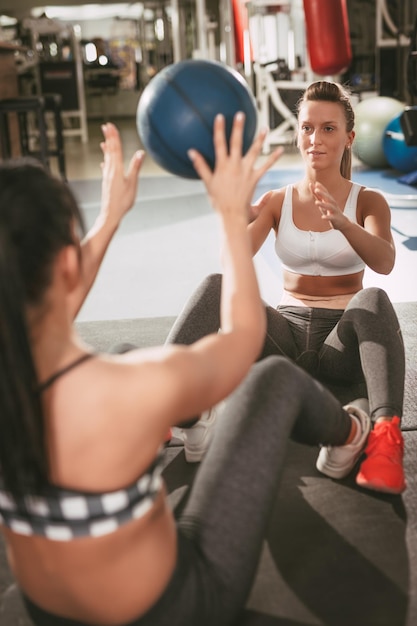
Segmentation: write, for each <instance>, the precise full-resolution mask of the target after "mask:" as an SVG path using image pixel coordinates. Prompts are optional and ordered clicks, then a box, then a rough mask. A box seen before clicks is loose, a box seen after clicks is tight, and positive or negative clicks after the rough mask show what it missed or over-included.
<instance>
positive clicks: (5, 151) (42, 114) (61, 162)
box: [0, 94, 66, 180]
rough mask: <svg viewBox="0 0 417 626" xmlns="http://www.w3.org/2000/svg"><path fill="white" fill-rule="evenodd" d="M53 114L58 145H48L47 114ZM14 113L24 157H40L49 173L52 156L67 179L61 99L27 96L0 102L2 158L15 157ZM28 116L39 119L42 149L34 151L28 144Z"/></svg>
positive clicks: (37, 123) (51, 95)
mask: <svg viewBox="0 0 417 626" xmlns="http://www.w3.org/2000/svg"><path fill="white" fill-rule="evenodd" d="M47 111H50V112H52V113H53V121H54V127H55V128H54V130H55V145H54V147H52V146H50V145H49V141H48V132H47V123H46V112H47ZM11 113H15V114H16V115H17V119H18V125H19V141H20V150H21V154H22V156H33V157H35V158H38V159H39V160H40V161H41V162H42V164H43V165H44V167H46V168H47V169H48V170H50V161H49V159H50V157H56V158H57V160H58V168H59V173H60V175H61V177H62V178H63V179H64V180H66V169H65V153H64V139H63V128H62V117H61V96H60V95H58V94H44V95H43V96H25V97H23V96H22V97H19V98H7V99H5V100H0V146H1V155H2V157H3V159H9V158H11V157H12V149H11V141H10V127H9V114H11ZM29 114H32V115H33V116H34V117H35V120H36V126H37V132H38V134H39V150H31V149H30V142H29V119H28V118H29Z"/></svg>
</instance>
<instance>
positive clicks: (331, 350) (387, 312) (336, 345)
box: [320, 288, 406, 494]
mask: <svg viewBox="0 0 417 626" xmlns="http://www.w3.org/2000/svg"><path fill="white" fill-rule="evenodd" d="M320 367H321V374H322V375H324V376H328V377H337V376H340V377H342V378H343V377H344V378H345V379H346V377H349V376H352V377H354V376H355V371H361V372H362V374H363V376H364V379H365V382H366V386H367V390H368V398H369V407H370V414H371V417H372V419H373V420H374V422H375V423H374V428H373V430H372V432H371V434H370V436H369V440H368V445H367V448H366V450H365V454H366V459H365V461H364V462H363V463H362V465H361V468H360V471H359V473H358V475H357V477H356V481H357V483H358V484H359V485H361V486H362V487H365V488H367V489H372V490H375V491H383V492H387V493H394V494H397V493H401V492H402V491H404V489H405V488H406V482H405V477H404V468H403V457H404V439H403V437H402V433H401V429H400V420H401V416H402V411H403V400H404V381H405V353H404V342H403V338H402V334H401V330H400V325H399V322H398V319H397V316H396V313H395V311H394V308H393V306H392V304H391V302H390V300H389V298H388V296H387V295H386V293H385V292H384V291H382V290H381V289H378V288H369V289H364V290H362V291H360V292H359V293H357V294H356V295H355V296H354V298H352V300H351V301H350V303H349V306H348V307H347V308H346V311H345V312H344V314H343V316H342V318H341V319H340V321H339V323H338V324H337V326H336V328H335V330H334V331H333V332H332V333H330V335H329V337H328V339H327V340H326V342H325V345H324V346H323V349H322V353H321V363H320Z"/></svg>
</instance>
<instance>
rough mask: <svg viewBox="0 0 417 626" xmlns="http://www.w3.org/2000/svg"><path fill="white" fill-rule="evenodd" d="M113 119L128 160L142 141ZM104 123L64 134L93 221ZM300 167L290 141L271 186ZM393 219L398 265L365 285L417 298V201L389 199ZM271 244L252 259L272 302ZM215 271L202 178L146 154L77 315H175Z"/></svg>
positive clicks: (77, 187)
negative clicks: (76, 134)
mask: <svg viewBox="0 0 417 626" xmlns="http://www.w3.org/2000/svg"><path fill="white" fill-rule="evenodd" d="M115 123H116V125H117V126H118V128H119V130H120V133H121V137H122V141H123V146H124V156H125V162H126V165H127V163H128V161H129V159H130V156H131V155H132V154H133V152H134V151H135V150H137V149H139V148H140V147H141V145H140V141H139V138H138V135H137V131H136V124H135V120H134V119H118V120H115ZM100 126H101V122H100V120H94V121H90V123H89V141H88V143H86V144H82V143H81V142H80V140H79V139H75V138H67V139H66V140H65V154H66V161H67V177H68V180H69V182H70V184H71V186H72V187H73V189H74V192H75V193H76V195H77V197H78V199H79V201H80V203H81V205H82V206H83V208H84V211H85V215H86V219H87V224H91V223H92V222H93V221H94V218H95V216H96V215H97V213H98V210H99V197H100V177H101V169H100V163H101V160H102V154H101V150H100V145H99V144H100V141H101V138H102V135H101V128H100ZM260 158H262V157H260ZM301 168H302V163H301V159H300V157H299V155H298V151H297V150H296V149H295V148H294V147H293V146H287V147H286V148H285V153H284V155H283V156H282V157H281V159H280V160H279V162H278V163H277V164H276V165H275V166H274V168H273V172H272V177H274V175H275V171H276V174H277V178H278V179H279V176H280V171H282V170H283V171H282V174H283V175H284V180H283V181H282V180H279V181H278V182H277V183H276V184H273V186H280V185H282V184H285V183H286V181H285V174H286V173H287V174H288V171H290V170H291V171H292V172H293V174H294V172H295V171H301ZM355 168H356V169H357V168H359V169H361V168H362V165H361V164H360V163H359V162H356V161H354V171H355ZM297 177H298V173H297V175H296V178H297ZM292 179H293V180H294V178H293V177H292ZM290 182H292V180H291V181H290ZM372 186H376V185H374V184H373V185H372ZM402 187H403V188H404V191H403V193H404V197H405V198H413V197H414V196H416V198H417V191H416V189H415V188H413V187H409V186H402ZM392 226H393V236H394V240H395V243H396V247H397V261H396V266H395V268H394V270H393V272H392V273H391V274H390V275H389V276H379V275H376V274H374V273H373V272H371V271H369V270H367V271H366V274H365V286H369V285H371V284H373V285H378V286H380V287H382V288H384V289H385V290H386V291H387V293H388V294H389V296H390V297H391V299H392V301H393V302H415V301H417V280H416V267H417V263H416V261H417V202H416V203H415V205H414V202H413V200H412V201H411V202H408V203H407V206H406V208H404V207H403V208H398V207H392ZM272 246H273V242H272V236H271V237H270V238H269V239H268V240H267V242H266V244H265V245H264V247H263V249H262V250H261V251H260V252H259V253H258V255H257V256H256V257H255V263H256V267H257V270H258V276H259V282H260V286H261V291H262V295H263V297H264V299H265V300H267V301H268V302H269V303H270V304H273V305H274V304H276V303H277V302H278V300H279V297H280V294H281V290H282V282H281V274H280V268H279V263H278V260H277V259H276V258H275V255H274V252H273V248H272ZM215 271H220V263H219V254H218V231H217V222H216V217H215V215H214V214H213V212H212V210H211V207H210V205H209V203H208V201H207V199H206V196H205V191H204V188H203V186H202V183H201V182H200V181H189V180H185V179H180V178H178V177H175V176H171V175H169V174H167V173H166V172H165V171H164V170H162V169H161V168H160V167H159V166H158V165H157V164H155V162H153V161H152V159H151V158H150V157H149V156H147V157H146V159H145V162H144V165H143V167H142V172H141V179H140V185H139V192H138V201H137V203H136V204H135V206H134V207H133V209H132V211H131V212H130V214H129V215H128V216H126V218H125V220H124V223H123V225H122V227H121V228H120V229H119V231H118V233H117V234H116V236H115V238H114V240H113V242H112V244H111V246H110V248H109V250H108V253H107V255H106V258H105V260H104V263H103V265H102V268H101V270H100V272H99V276H98V277H97V281H96V283H95V285H94V287H93V289H92V291H91V293H90V295H89V296H88V298H87V301H86V303H85V305H84V307H83V309H82V310H81V312H80V314H79V318H78V319H79V320H80V321H94V320H106V319H107V320H108V319H123V318H136V317H162V316H165V315H177V314H178V313H179V311H180V310H181V307H182V306H183V304H184V302H185V301H186V299H187V297H188V296H189V294H190V293H191V292H192V291H193V289H194V288H195V287H196V286H197V285H198V283H199V282H200V280H202V278H204V276H206V275H207V274H208V273H210V272H215ZM174 277H175V279H174Z"/></svg>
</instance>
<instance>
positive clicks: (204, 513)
mask: <svg viewBox="0 0 417 626" xmlns="http://www.w3.org/2000/svg"><path fill="white" fill-rule="evenodd" d="M350 428H351V418H350V417H349V415H348V414H347V413H346V411H344V409H343V408H342V407H341V405H340V403H339V402H338V401H337V400H336V399H335V398H334V397H333V396H332V395H331V394H330V393H329V392H328V391H327V390H326V389H325V388H324V387H322V385H320V384H319V383H318V382H317V381H315V380H314V379H313V378H312V377H311V376H309V375H308V374H307V373H305V372H304V371H303V370H301V369H300V368H298V367H297V366H296V365H294V364H293V363H291V361H290V360H288V359H286V358H282V357H269V358H266V359H264V360H262V361H260V362H258V363H256V364H255V365H254V366H253V367H252V369H251V372H250V373H249V375H248V376H247V378H246V379H245V380H244V382H243V383H242V384H241V385H240V387H239V388H238V389H237V390H236V391H235V392H234V393H233V394H232V395H231V396H230V397H229V398H228V399H227V401H226V403H225V407H224V410H223V412H222V414H221V416H220V419H219V420H218V424H217V430H216V433H215V436H214V439H213V442H212V445H211V447H210V449H209V451H208V453H207V455H206V457H205V459H204V461H203V463H202V464H201V466H200V468H199V471H198V473H197V475H196V479H195V481H194V485H193V488H192V492H191V495H190V498H189V500H188V503H187V506H186V508H185V510H184V513H183V515H182V516H181V519H180V520H179V525H180V528H181V531H182V532H184V533H186V535H187V536H188V537H189V538H191V539H192V540H193V541H194V542H195V543H196V544H197V545H198V547H199V550H200V551H201V553H202V555H203V558H205V559H206V560H207V563H208V567H209V568H210V569H211V571H212V575H213V577H214V578H215V579H216V580H217V581H218V584H219V589H220V591H219V595H220V600H219V601H220V605H221V609H219V613H220V614H221V616H222V620H221V621H220V622H216V624H218V625H219V626H220V624H230V623H232V621H233V619H234V618H235V617H236V615H237V613H238V611H239V610H240V609H241V608H242V607H243V606H244V604H245V601H246V598H247V595H248V593H249V590H250V587H251V584H252V582H253V578H254V575H255V572H256V567H257V564H258V559H259V555H260V551H261V546H262V541H263V539H264V535H265V532H266V527H267V524H268V519H269V515H270V511H271V508H272V505H273V503H274V501H275V499H276V496H277V491H278V487H279V483H280V479H281V475H282V471H283V467H284V463H285V453H286V448H287V442H288V438H289V437H290V436H292V437H293V438H295V439H297V440H298V441H301V442H304V443H307V444H311V445H316V444H319V442H321V443H323V444H333V445H336V446H340V445H342V444H343V443H344V442H345V441H346V439H347V438H348V436H349V433H350Z"/></svg>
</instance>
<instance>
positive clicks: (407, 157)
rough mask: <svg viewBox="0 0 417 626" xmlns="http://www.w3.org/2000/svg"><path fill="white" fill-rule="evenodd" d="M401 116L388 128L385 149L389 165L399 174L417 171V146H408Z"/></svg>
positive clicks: (390, 123) (395, 118)
mask: <svg viewBox="0 0 417 626" xmlns="http://www.w3.org/2000/svg"><path fill="white" fill-rule="evenodd" d="M401 115H402V113H400V115H397V116H396V117H394V118H393V119H392V120H391V121H390V122H389V123H388V124H387V126H386V128H385V132H384V138H383V148H384V153H385V156H386V159H387V161H388V163H389V164H390V165H391V167H393V168H394V169H396V170H398V171H399V172H405V173H408V172H413V171H415V170H417V146H407V144H406V142H405V138H404V133H403V130H402V128H401Z"/></svg>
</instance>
